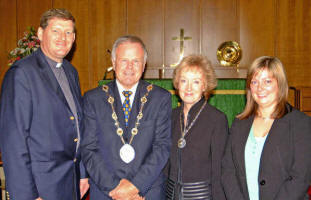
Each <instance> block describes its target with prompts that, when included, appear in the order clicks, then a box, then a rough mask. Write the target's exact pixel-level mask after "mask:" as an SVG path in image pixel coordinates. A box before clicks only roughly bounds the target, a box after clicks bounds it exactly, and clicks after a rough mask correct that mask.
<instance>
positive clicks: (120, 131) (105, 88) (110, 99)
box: [102, 84, 153, 144]
mask: <svg viewBox="0 0 311 200" xmlns="http://www.w3.org/2000/svg"><path fill="white" fill-rule="evenodd" d="M146 88H147V92H146V93H145V95H144V96H143V97H142V98H140V101H141V105H140V108H139V113H138V115H137V117H136V122H135V127H134V128H132V130H131V134H132V135H131V139H130V142H129V144H132V141H133V139H134V137H135V135H137V134H138V126H139V120H141V119H142V118H143V108H144V105H145V104H146V103H147V96H148V95H149V92H150V91H151V90H152V89H153V86H152V84H150V85H148V86H147V87H146ZM102 90H103V91H105V92H106V95H107V96H108V100H107V101H108V103H109V104H110V106H111V109H112V115H111V117H112V119H113V120H114V122H115V123H114V125H115V126H116V128H117V131H116V133H117V135H118V136H119V137H120V138H121V141H122V143H123V144H125V141H124V138H123V133H124V131H123V129H122V128H121V127H120V123H119V121H118V116H117V114H116V111H115V108H114V106H113V102H114V98H113V97H112V96H111V95H110V94H109V93H108V91H109V87H108V86H107V85H103V86H102Z"/></svg>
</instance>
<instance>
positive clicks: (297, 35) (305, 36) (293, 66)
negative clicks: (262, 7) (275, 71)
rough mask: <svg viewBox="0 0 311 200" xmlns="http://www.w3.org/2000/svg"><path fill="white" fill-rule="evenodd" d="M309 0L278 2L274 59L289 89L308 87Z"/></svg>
mask: <svg viewBox="0 0 311 200" xmlns="http://www.w3.org/2000/svg"><path fill="white" fill-rule="evenodd" d="M310 21H311V1H309V0H302V1H296V0H286V1H281V0H278V13H277V22H278V23H277V31H276V33H277V37H276V50H277V53H276V54H277V56H278V57H279V58H280V59H281V61H282V62H283V64H284V66H285V68H286V71H287V75H288V82H289V84H290V85H291V86H311V67H310V63H311V57H310V54H311V23H310Z"/></svg>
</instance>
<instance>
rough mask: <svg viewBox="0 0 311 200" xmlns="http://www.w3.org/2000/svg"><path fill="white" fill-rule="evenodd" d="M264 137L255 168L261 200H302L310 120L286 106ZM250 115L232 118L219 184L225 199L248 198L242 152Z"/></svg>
mask: <svg viewBox="0 0 311 200" xmlns="http://www.w3.org/2000/svg"><path fill="white" fill-rule="evenodd" d="M287 109H288V113H287V114H286V115H285V116H284V117H282V118H280V119H276V120H275V121H274V123H273V125H272V127H271V129H270V132H269V134H268V136H267V139H266V142H265V145H264V148H263V151H262V154H261V161H260V167H259V175H258V184H259V198H260V199H261V200H303V199H308V198H307V190H308V186H309V185H310V183H311V118H310V117H308V116H307V115H305V114H303V113H302V112H300V111H298V110H296V109H293V108H291V107H290V106H289V105H288V106H287ZM253 120H254V116H252V117H249V118H248V119H245V120H238V119H236V120H235V121H234V123H233V124H232V127H231V129H230V137H229V142H228V145H227V148H226V153H225V157H224V159H223V165H222V168H223V174H222V184H223V186H224V189H225V193H226V197H227V199H228V200H237V199H239V200H247V199H249V196H248V190H247V184H246V174H245V159H244V150H245V144H246V141H247V137H248V135H249V131H250V128H251V126H252V123H253Z"/></svg>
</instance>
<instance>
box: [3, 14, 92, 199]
mask: <svg viewBox="0 0 311 200" xmlns="http://www.w3.org/2000/svg"><path fill="white" fill-rule="evenodd" d="M38 37H39V39H40V41H41V47H40V48H39V49H38V50H37V51H36V52H34V53H33V54H32V55H30V56H28V57H26V58H24V59H22V60H20V61H18V62H16V63H14V65H13V66H12V67H11V68H10V69H9V70H8V72H7V73H6V75H5V78H4V81H3V84H2V94H1V104H0V144H1V151H2V158H3V167H4V171H5V176H6V186H7V191H8V194H9V197H10V199H13V200H31V199H43V200H56V199H57V200H62V199H64V200H77V199H79V196H80V192H79V182H80V187H81V188H82V190H81V193H82V194H83V193H85V191H86V190H87V189H88V182H87V179H81V181H79V180H80V177H83V176H85V172H84V170H83V166H82V165H80V153H79V152H80V148H79V146H80V145H79V144H80V131H79V127H80V122H81V120H82V119H81V116H82V107H81V103H82V102H81V101H82V97H81V91H80V85H79V78H78V73H77V71H76V70H75V68H74V67H73V66H72V65H71V64H70V63H69V62H68V61H67V60H65V59H63V58H64V57H65V56H66V55H67V54H68V52H69V51H70V49H71V47H72V44H73V42H74V40H75V19H74V17H73V16H72V15H71V14H70V13H69V12H68V11H67V10H65V9H51V10H49V11H47V12H45V13H44V14H43V15H42V18H41V21H40V27H39V28H38ZM80 170H81V172H82V174H81V173H80Z"/></svg>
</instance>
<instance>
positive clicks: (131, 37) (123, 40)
mask: <svg viewBox="0 0 311 200" xmlns="http://www.w3.org/2000/svg"><path fill="white" fill-rule="evenodd" d="M126 42H130V43H138V44H140V46H141V47H142V48H143V50H144V64H146V62H147V57H148V52H147V49H146V46H145V44H144V42H143V41H142V40H141V39H140V38H139V37H137V36H134V35H125V36H122V37H119V38H118V39H117V40H116V41H115V42H114V44H113V46H112V51H111V59H112V60H113V61H115V60H116V50H117V48H118V47H119V46H120V45H121V44H123V43H126Z"/></svg>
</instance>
